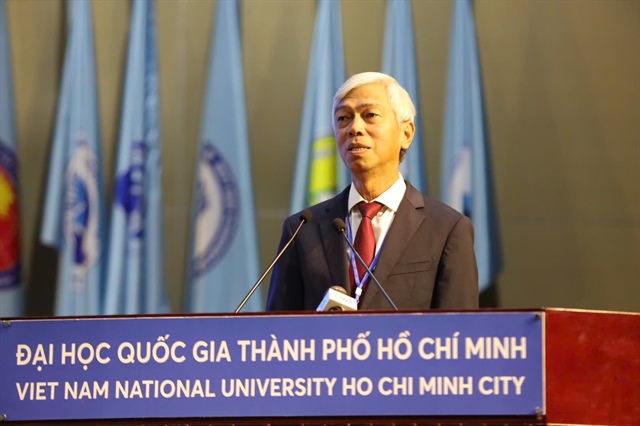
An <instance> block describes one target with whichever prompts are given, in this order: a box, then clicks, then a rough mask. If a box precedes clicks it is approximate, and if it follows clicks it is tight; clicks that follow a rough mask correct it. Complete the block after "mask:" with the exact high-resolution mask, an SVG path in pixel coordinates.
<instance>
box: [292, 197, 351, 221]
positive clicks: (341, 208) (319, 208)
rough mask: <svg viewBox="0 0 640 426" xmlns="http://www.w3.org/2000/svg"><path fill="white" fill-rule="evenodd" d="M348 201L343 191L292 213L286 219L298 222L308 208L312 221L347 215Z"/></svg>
mask: <svg viewBox="0 0 640 426" xmlns="http://www.w3.org/2000/svg"><path fill="white" fill-rule="evenodd" d="M346 203H347V201H346V198H345V193H344V192H341V193H339V194H338V195H336V196H334V197H332V198H330V199H328V200H325V201H321V202H320V203H318V204H314V205H312V206H309V207H307V208H306V209H304V210H302V211H299V212H296V213H295V214H292V215H291V216H289V217H288V218H287V219H286V220H287V221H295V222H297V221H299V220H300V216H301V215H302V213H303V212H304V211H307V210H308V211H310V212H311V216H312V219H311V220H312V221H313V220H314V219H320V218H324V217H331V218H334V217H344V216H345V215H346Z"/></svg>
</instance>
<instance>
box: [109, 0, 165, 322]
mask: <svg viewBox="0 0 640 426" xmlns="http://www.w3.org/2000/svg"><path fill="white" fill-rule="evenodd" d="M154 4H155V2H154V1H147V0H134V2H133V4H132V8H133V13H132V18H131V25H130V30H129V52H128V57H127V70H126V75H125V86H124V96H123V103H122V112H121V113H122V118H121V120H120V136H119V140H118V156H117V159H116V176H115V180H116V181H115V191H114V197H113V206H112V209H111V226H110V228H109V234H110V235H109V257H108V259H109V261H108V265H109V267H108V268H107V281H106V298H105V306H104V313H105V314H107V315H112V314H153V313H165V312H168V311H169V307H168V303H167V299H166V290H165V283H164V273H163V268H164V262H163V238H162V182H161V178H162V169H161V152H160V151H161V146H160V123H159V111H158V64H157V48H156V24H155V8H154Z"/></svg>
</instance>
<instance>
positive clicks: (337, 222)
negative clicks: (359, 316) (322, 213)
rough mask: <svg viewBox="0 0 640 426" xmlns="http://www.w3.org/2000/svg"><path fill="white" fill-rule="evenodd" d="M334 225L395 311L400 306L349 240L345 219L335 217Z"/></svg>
mask: <svg viewBox="0 0 640 426" xmlns="http://www.w3.org/2000/svg"><path fill="white" fill-rule="evenodd" d="M333 226H334V227H335V228H336V231H337V232H338V233H339V234H342V236H343V237H344V240H345V241H346V242H347V244H349V248H350V249H351V252H352V253H353V254H355V255H356V258H358V261H359V262H360V264H361V265H362V266H364V269H365V270H366V271H367V272H368V273H369V277H370V278H371V279H372V280H373V282H374V283H376V285H377V286H378V290H380V293H382V295H383V296H384V298H385V299H387V302H388V303H389V306H391V307H392V308H393V310H394V311H397V310H398V307H397V306H396V305H395V303H393V301H392V300H391V298H390V297H389V295H388V294H387V292H386V291H384V288H382V285H381V284H380V281H378V279H377V278H376V276H375V275H373V272H371V269H369V265H367V263H366V262H365V261H364V260H362V257H360V254H359V253H358V252H357V251H356V249H355V247H354V246H353V244H351V241H349V237H347V234H345V232H344V230H345V229H347V226H346V225H345V224H344V220H342V219H340V218H335V219H333Z"/></svg>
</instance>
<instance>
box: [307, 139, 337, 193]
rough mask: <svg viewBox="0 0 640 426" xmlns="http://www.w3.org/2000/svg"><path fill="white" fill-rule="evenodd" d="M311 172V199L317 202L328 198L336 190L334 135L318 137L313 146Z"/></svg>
mask: <svg viewBox="0 0 640 426" xmlns="http://www.w3.org/2000/svg"><path fill="white" fill-rule="evenodd" d="M312 158H313V159H312V160H311V170H310V173H309V201H310V203H311V204H317V203H319V202H321V201H324V200H328V199H329V198H331V197H333V196H334V195H335V191H336V163H337V153H336V139H335V138H334V137H333V136H327V137H324V138H320V139H316V140H315V141H314V142H313V147H312Z"/></svg>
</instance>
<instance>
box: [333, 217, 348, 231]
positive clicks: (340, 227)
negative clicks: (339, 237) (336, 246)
mask: <svg viewBox="0 0 640 426" xmlns="http://www.w3.org/2000/svg"><path fill="white" fill-rule="evenodd" d="M333 227H334V228H336V231H337V232H338V233H339V234H342V233H343V232H344V230H345V229H347V225H345V224H344V220H342V219H340V218H339V217H336V218H335V219H333Z"/></svg>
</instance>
